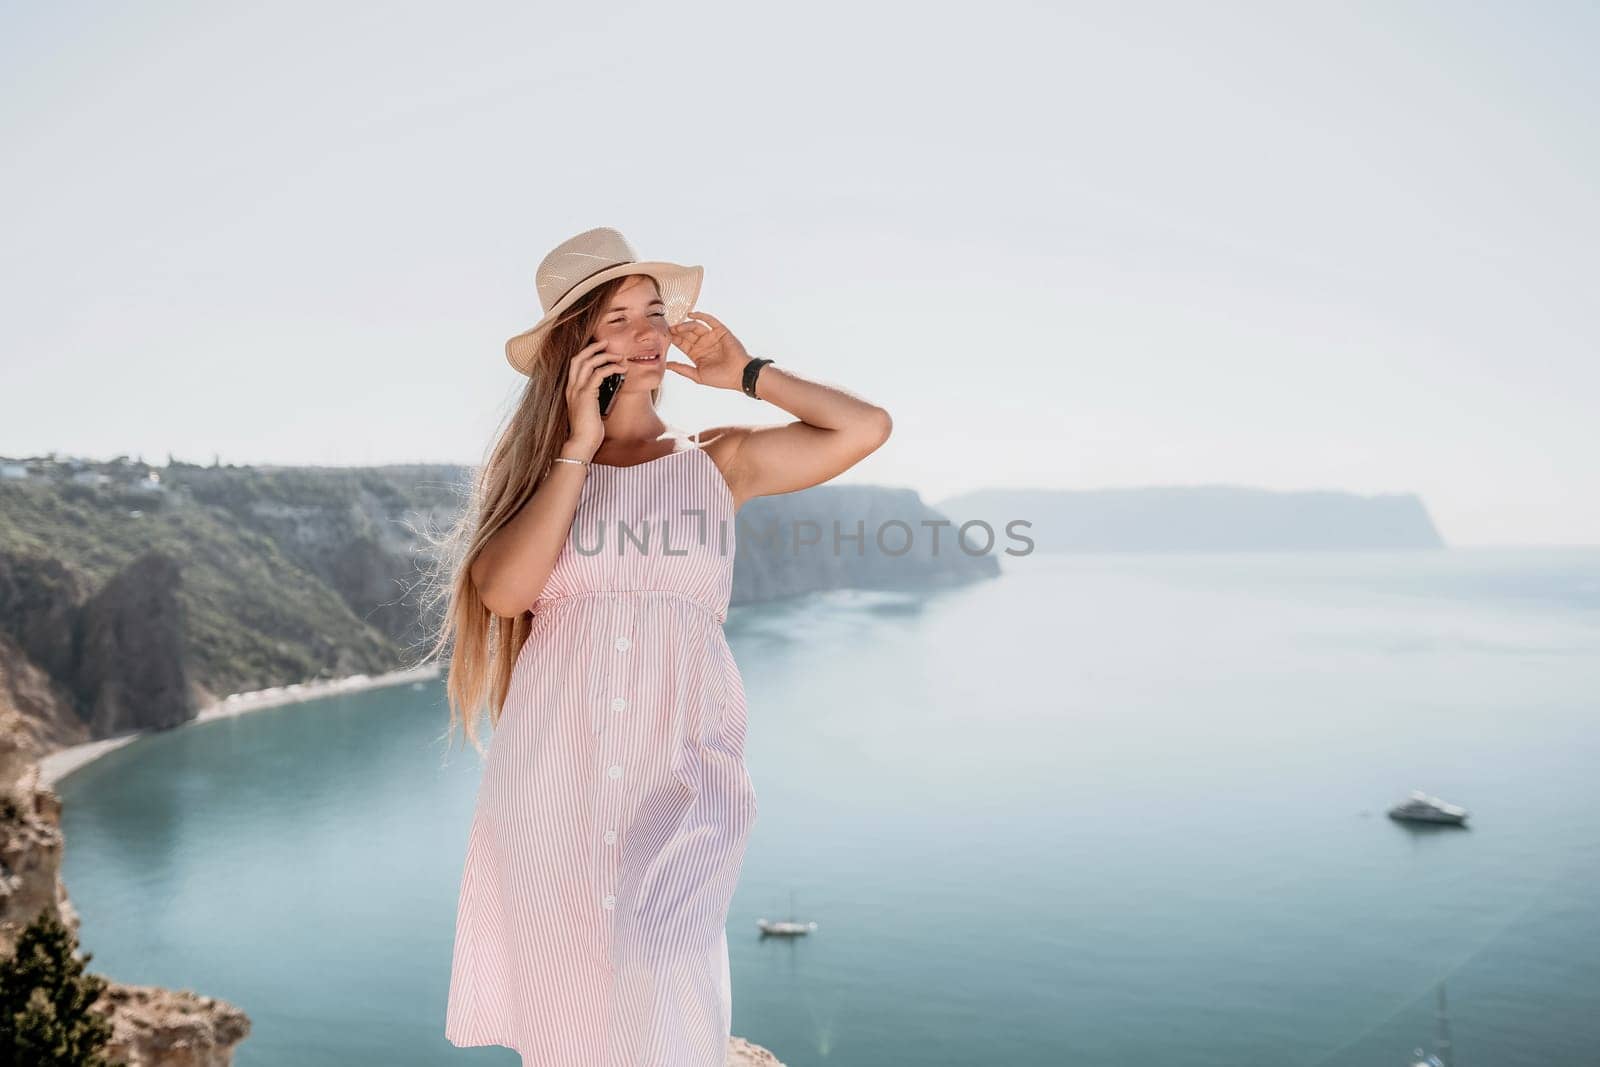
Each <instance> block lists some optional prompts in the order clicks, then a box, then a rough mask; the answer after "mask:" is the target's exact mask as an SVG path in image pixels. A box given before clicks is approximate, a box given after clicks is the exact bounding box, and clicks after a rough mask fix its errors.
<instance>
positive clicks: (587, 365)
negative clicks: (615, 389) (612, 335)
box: [567, 341, 628, 459]
mask: <svg viewBox="0 0 1600 1067" xmlns="http://www.w3.org/2000/svg"><path fill="white" fill-rule="evenodd" d="M605 346H606V342H604V341H594V342H592V343H590V344H587V345H585V346H584V347H583V348H581V349H579V350H578V354H577V355H575V356H573V357H572V359H571V360H570V361H569V362H568V363H567V421H568V422H569V423H571V425H572V431H571V433H570V435H569V436H568V440H569V441H570V442H571V444H572V446H573V447H574V448H581V449H583V450H584V458H587V457H588V456H591V455H593V454H594V453H595V452H596V451H597V450H598V449H599V448H600V442H602V441H604V440H605V439H606V427H605V423H604V421H602V420H601V418H600V382H601V381H602V380H603V379H604V378H605V377H606V375H608V374H617V373H623V374H625V373H627V370H628V364H627V362H626V361H625V360H623V358H622V357H621V356H617V355H614V354H612V353H610V352H607V351H605ZM573 458H574V459H576V458H579V457H576V456H574V457H573Z"/></svg>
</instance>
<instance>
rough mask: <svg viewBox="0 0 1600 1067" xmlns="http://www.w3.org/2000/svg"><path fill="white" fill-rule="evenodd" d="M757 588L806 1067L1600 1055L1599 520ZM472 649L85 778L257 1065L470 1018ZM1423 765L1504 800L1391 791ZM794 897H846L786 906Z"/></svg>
mask: <svg viewBox="0 0 1600 1067" xmlns="http://www.w3.org/2000/svg"><path fill="white" fill-rule="evenodd" d="M1004 566H1005V567H1006V571H1005V573H1004V574H1003V576H1002V577H1001V578H999V579H998V580H996V581H993V582H989V583H986V584H983V585H980V586H976V587H972V588H966V589H958V590H951V591H946V592H940V593H937V594H930V595H925V596H911V595H897V594H887V593H873V594H866V593H839V594H828V595H823V596H816V597H809V598H802V599H799V600H796V601H791V602H787V603H783V604H772V605H762V606H759V607H741V608H736V609H734V612H733V613H732V615H731V616H730V618H729V620H728V636H729V640H730V642H731V644H732V646H733V648H734V651H735V654H736V655H737V657H738V660H739V663H740V667H741V669H742V671H743V674H744V679H745V686H746V692H747V695H748V697H749V720H750V731H749V737H748V746H749V761H750V768H751V776H752V778H753V780H754V782H755V785H756V789H757V792H758V794H759V797H760V804H761V815H760V820H759V822H758V824H757V827H756V830H755V834H754V837H753V839H752V842H751V846H750V852H749V855H748V858H747V861H746V865H745V869H744V877H743V880H742V882H741V884H740V889H739V892H738V895H737V896H736V897H735V900H734V903H733V912H732V916H731V918H730V921H729V940H730V945H731V951H732V964H733V983H734V1032H735V1033H737V1034H740V1035H742V1036H745V1037H748V1038H750V1039H751V1040H753V1041H756V1042H758V1043H760V1044H763V1045H766V1046H768V1047H770V1048H772V1049H773V1050H774V1051H775V1052H777V1053H778V1054H779V1056H780V1057H781V1058H782V1059H783V1060H784V1061H785V1062H786V1063H787V1064H789V1065H790V1067H813V1065H821V1064H838V1065H848V1067H896V1065H902V1064H904V1065H913V1064H914V1065H917V1067H935V1065H987V1064H1010V1063H1041V1064H1044V1063H1051V1064H1054V1063H1071V1064H1074V1065H1080V1067H1083V1065H1126V1064H1136V1063H1137V1064H1186V1065H1187V1064H1196V1065H1211V1064H1216V1065H1223V1064H1227V1065H1230V1067H1237V1065H1245V1064H1262V1065H1269V1064H1270V1065H1283V1064H1297V1065H1305V1067H1344V1065H1350V1067H1355V1065H1373V1067H1382V1065H1390V1064H1393V1065H1398V1064H1403V1063H1405V1062H1406V1059H1405V1057H1406V1055H1407V1054H1408V1053H1409V1052H1410V1051H1411V1049H1412V1048H1413V1047H1416V1046H1418V1045H1424V1046H1427V1045H1429V1043H1430V1042H1431V1038H1432V1034H1433V1010H1434V983H1435V982H1436V981H1437V980H1438V979H1440V978H1444V979H1446V980H1447V981H1448V993H1449V1003H1450V1016H1451V1027H1452V1030H1453V1036H1454V1039H1455V1045H1456V1051H1457V1062H1458V1063H1459V1064H1461V1065H1463V1067H1482V1065H1494V1067H1511V1065H1516V1064H1527V1065H1540V1067H1555V1065H1563V1064H1593V1063H1595V1062H1597V1060H1600V965H1597V963H1596V955H1597V952H1596V950H1597V949H1600V894H1597V893H1596V888H1597V886H1600V776H1597V775H1596V768H1597V765H1600V764H1597V756H1600V716H1597V712H1600V657H1597V652H1600V551H1596V550H1567V551H1558V550H1548V551H1500V550H1493V551H1491V550H1471V551H1451V552H1444V553H1392V554H1391V553H1370V554H1337V555H1331V554H1330V555H1321V554H1314V553H1294V554H1283V555H1266V554H1252V555H1214V556H1132V555H1129V556H1053V557H1052V556H1044V555H1035V556H1031V557H1026V558H1022V559H1010V560H1007V561H1006V563H1005V564H1004ZM441 716H442V710H441V704H440V689H439V686H438V684H437V683H429V684H427V685H425V686H423V687H421V688H416V689H413V688H407V687H401V688H392V689H384V690H377V691H372V692H367V693H362V694H353V695H346V696H339V697H332V698H327V699H324V700H320V701H317V702H314V703H309V704H305V705H300V706H295V707H287V708H280V709H273V710H267V711H261V712H255V713H252V714H250V715H247V716H244V717H242V718H239V719H236V720H232V721H223V722H217V723H208V724H205V725H202V726H195V727H188V728H184V729H181V730H177V731H172V732H169V733H167V734H165V735H160V736H155V737H151V738H148V739H144V740H141V741H139V742H137V743H135V744H132V745H129V746H127V747H125V748H123V749H120V750H118V751H116V752H113V753H111V754H110V755H108V756H106V757H105V758H104V759H103V760H101V761H99V762H97V763H95V764H91V765H90V766H89V767H86V768H85V769H84V770H82V771H81V772H79V773H78V774H76V775H74V776H73V777H71V778H69V779H67V780H66V781H65V782H63V783H62V787H61V793H62V795H63V797H64V799H65V801H66V812H65V829H66V833H67V840H68V848H67V854H66V858H65V875H66V879H67V884H68V888H69V891H70V892H71V894H72V897H73V900H74V902H75V903H76V905H77V906H78V908H79V909H80V910H81V911H82V912H83V915H84V922H83V929H82V937H83V942H84V947H85V948H86V949H88V950H89V951H92V952H93V953H94V960H93V962H92V964H91V967H92V969H94V970H97V971H99V972H101V973H106V974H110V975H112V976H114V977H116V978H118V979H121V980H124V981H129V982H138V983H152V984H157V985H164V986H171V987H187V988H191V989H195V990H198V991H201V992H204V993H209V994H214V995H216V996H219V997H222V998H224V999H226V1000H229V1001H232V1002H234V1003H236V1004H238V1005H239V1006H241V1007H242V1008H244V1010H245V1011H247V1012H248V1013H249V1015H250V1016H251V1018H252V1020H253V1022H254V1030H253V1033H252V1036H251V1037H250V1038H249V1039H247V1040H246V1041H245V1042H244V1043H243V1044H242V1045H241V1046H240V1048H239V1054H238V1057H237V1060H236V1062H237V1063H238V1064H239V1065H240V1067H255V1065H267V1064H273V1065H277V1064H285V1065H289V1064H293V1065H320V1064H330V1065H331V1064H340V1065H351V1064H373V1065H378V1064H382V1065H410V1064H419V1065H420V1064H429V1065H447V1064H486V1065H493V1064H510V1065H513V1067H514V1065H515V1064H516V1063H517V1058H516V1055H515V1054H514V1053H512V1052H510V1051H508V1050H502V1049H473V1050H458V1049H455V1048H453V1047H452V1046H450V1045H449V1044H448V1043H447V1042H445V1040H444V1038H443V1036H442V1030H443V1011H444V1001H445V991H446V986H447V983H448V967H449V958H450V946H451V937H452V934H453V926H452V924H453V919H454V906H455V893H456V889H457V879H458V878H459V875H460V863H461V859H462V854H463V851H464V849H465V842H466V831H467V826H468V822H469V820H470V817H471V806H472V800H473V793H474V789H475V786H476V781H477V775H478V767H477V757H476V755H475V754H474V753H473V752H472V751H471V750H470V749H468V750H465V751H461V750H459V749H457V750H451V751H449V752H447V751H446V749H445V747H444V744H443V742H441V741H440V740H439V739H438V735H439V733H440V731H441V729H442V725H443V720H442V717H441ZM1413 787H1418V788H1424V789H1427V790H1428V791H1429V792H1432V793H1436V794H1439V795H1441V796H1443V797H1444V798H1445V799H1447V800H1452V801H1455V802H1457V803H1461V804H1464V805H1466V806H1467V807H1469V808H1470V809H1471V810H1472V813H1473V815H1472V819H1471V828H1470V829H1467V830H1435V831H1432V832H1427V831H1420V832H1419V831H1417V830H1414V829H1406V828H1404V827H1402V826H1400V825H1398V824H1395V823H1393V822H1392V821H1390V820H1389V819H1387V818H1385V817H1384V815H1383V812H1384V809H1385V808H1386V807H1387V806H1388V805H1389V804H1391V803H1394V802H1396V801H1398V800H1400V799H1403V798H1404V796H1405V794H1406V791H1407V790H1409V789H1411V788H1413ZM791 891H792V892H793V893H794V894H795V900H796V904H797V910H798V911H799V912H800V913H801V914H802V917H804V918H808V919H814V920H816V921H817V922H818V924H819V929H818V930H817V931H816V932H815V933H813V934H812V935H811V936H810V937H808V938H805V939H801V940H798V941H781V940H768V941H765V942H763V941H761V940H760V939H759V937H758V935H757V932H756V929H755V920H756V918H757V917H758V916H769V917H771V916H774V915H781V914H783V913H785V912H787V910H788V901H789V893H790V892H791Z"/></svg>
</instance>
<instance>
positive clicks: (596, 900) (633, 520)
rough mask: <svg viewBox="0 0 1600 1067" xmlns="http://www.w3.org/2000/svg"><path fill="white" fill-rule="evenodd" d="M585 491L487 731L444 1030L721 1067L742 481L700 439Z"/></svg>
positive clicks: (735, 788) (738, 703)
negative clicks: (725, 472)
mask: <svg viewBox="0 0 1600 1067" xmlns="http://www.w3.org/2000/svg"><path fill="white" fill-rule="evenodd" d="M581 492H582V496H581V498H580V501H579V504H578V508H577V512H576V515H575V516H574V520H573V525H572V530H571V532H570V533H569V535H568V537H567V541H566V543H565V545H564V546H563V548H562V551H561V554H560V556H559V557H558V558H557V560H556V564H555V568H554V570H553V571H552V572H551V574H550V578H549V580H548V582H547V583H546V585H545V588H544V591H543V592H542V593H541V594H540V595H539V597H538V599H537V600H536V601H535V603H534V605H533V625H532V631H531V633H530V635H529V637H528V640H527V642H526V643H525V644H524V645H523V646H522V650H521V652H520V654H519V655H518V657H517V662H516V665H515V668H514V670H513V674H512V678H511V688H510V692H509V694H508V696H507V700H506V704H505V707H504V708H503V709H502V714H501V719H500V722H499V725H498V727H497V728H496V730H495V732H494V734H493V735H492V737H491V738H490V740H489V744H488V755H487V759H486V762H485V765H484V772H483V778H482V781H481V783H480V785H479V788H478V798H477V806H476V809H475V811H474V814H473V819H472V824H471V829H470V831H469V834H468V844H467V853H466V861H465V865H464V870H463V873H462V877H461V890H460V899H459V902H458V906H457V914H456V927H455V948H454V954H453V959H452V963H451V974H450V992H449V1002H448V1007H447V1012H446V1022H445V1036H446V1038H448V1039H449V1041H450V1042H451V1043H452V1044H455V1045H458V1046H470V1045H505V1046H509V1047H510V1048H513V1049H515V1050H517V1051H518V1052H519V1053H521V1055H522V1063H523V1067H724V1062H725V1058H726V1054H727V1053H726V1049H727V1044H728V1035H729V1029H730V1024H731V1021H732V1000H731V992H730V986H729V977H728V941H727V926H726V923H727V916H728V907H729V903H730V901H731V900H732V897H733V891H734V886H735V884H736V883H737V882H738V879H739V872H740V868H741V866H742V864H743V861H744V853H745V844H746V841H747V840H748V838H749V835H750V832H751V829H752V828H753V826H754V824H755V819H756V794H755V789H754V787H753V785H752V783H751V781H750V776H749V774H748V773H747V772H746V769H745V762H744V739H745V702H744V686H743V683H742V681H741V679H740V676H739V670H738V667H737V665H736V664H735V663H734V659H733V654H732V652H731V650H730V649H729V647H728V643H727V640H726V639H725V637H724V635H723V631H722V623H723V620H724V619H725V618H726V617H727V608H728V599H729V595H730V593H731V592H732V587H733V555H734V526H735V523H734V507H733V495H732V493H731V492H730V491H729V489H728V483H727V481H726V480H725V479H724V478H723V476H722V471H721V470H720V469H719V468H718V467H717V465H716V463H715V462H714V461H713V460H712V459H711V456H710V454H709V453H707V452H705V451H704V450H703V449H702V448H701V447H700V446H699V445H698V444H696V445H694V446H693V447H687V448H680V449H679V450H678V451H676V452H673V453H669V454H668V455H665V456H661V457H658V458H656V459H653V460H648V461H646V462H644V463H639V464H635V465H633V466H629V467H612V466H606V465H603V464H592V465H591V466H590V469H589V473H588V474H587V475H586V480H585V483H584V486H583V489H582V491H581ZM597 547H598V548H599V549H600V550H599V551H598V552H597V551H595V549H596V548H597Z"/></svg>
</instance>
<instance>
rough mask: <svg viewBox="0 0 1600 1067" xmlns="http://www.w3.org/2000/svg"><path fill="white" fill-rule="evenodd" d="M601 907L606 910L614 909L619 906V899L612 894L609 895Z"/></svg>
mask: <svg viewBox="0 0 1600 1067" xmlns="http://www.w3.org/2000/svg"><path fill="white" fill-rule="evenodd" d="M600 905H601V906H602V907H605V908H614V907H616V906H617V898H616V897H614V896H612V895H611V894H610V893H607V894H606V897H605V899H604V900H602V901H601V902H600Z"/></svg>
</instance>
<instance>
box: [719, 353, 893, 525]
mask: <svg viewBox="0 0 1600 1067" xmlns="http://www.w3.org/2000/svg"><path fill="white" fill-rule="evenodd" d="M756 394H757V395H758V396H759V397H760V398H761V399H762V400H765V401H767V402H768V403H770V404H774V405H776V406H777V407H780V408H782V409H783V410H785V411H787V412H788V413H789V414H791V415H794V416H795V417H796V421H794V422H790V423H785V424H783V425H781V426H717V427H714V428H712V429H708V430H704V431H702V432H701V435H700V439H701V440H702V441H704V442H705V443H706V448H707V449H708V450H709V451H712V452H713V453H714V454H715V453H717V452H718V450H719V448H720V454H718V455H716V458H717V459H718V462H719V464H720V465H721V466H722V470H723V474H724V476H725V477H726V478H727V479H728V487H729V489H731V490H732V492H733V499H734V506H735V507H738V506H739V505H741V504H743V503H744V502H745V501H746V500H749V499H751V498H752V497H758V496H772V495H774V494H777V493H792V492H794V491H796V490H798V489H805V488H808V487H810V486H813V485H819V484H821V483H822V482H826V481H828V480H830V479H832V478H834V477H836V476H838V475H839V474H842V473H843V472H844V471H847V470H849V469H850V468H851V467H853V466H855V465H856V464H857V463H860V462H861V461H862V460H863V459H865V458H866V457H867V456H870V455H871V454H872V453H873V452H876V451H877V450H878V449H879V448H880V447H881V446H882V445H883V443H884V442H885V441H887V440H888V439H889V434H890V433H891V432H892V431H893V429H894V422H893V420H892V419H890V417H889V412H888V411H886V410H885V409H883V408H881V407H879V406H878V405H876V404H872V403H868V402H867V401H866V400H863V399H861V398H860V397H858V396H856V395H854V394H853V393H850V392H847V391H845V390H843V389H839V388H837V387H835V386H831V385H824V384H823V383H821V382H816V381H812V380H811V379H809V378H806V377H803V376H801V375H799V374H796V373H794V372H793V371H788V370H784V369H783V368H781V367H779V366H778V364H776V363H769V364H767V365H766V366H765V367H762V368H761V376H760V377H759V378H757V379H756ZM715 442H724V443H722V444H720V446H719V445H718V444H716V443H715Z"/></svg>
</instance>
